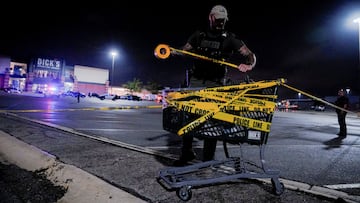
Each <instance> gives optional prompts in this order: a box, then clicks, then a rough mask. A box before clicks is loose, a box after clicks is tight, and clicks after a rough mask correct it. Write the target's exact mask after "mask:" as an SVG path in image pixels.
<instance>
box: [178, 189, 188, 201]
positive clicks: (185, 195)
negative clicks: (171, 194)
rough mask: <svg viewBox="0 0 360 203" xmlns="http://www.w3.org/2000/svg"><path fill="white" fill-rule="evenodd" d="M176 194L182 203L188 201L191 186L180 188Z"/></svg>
mask: <svg viewBox="0 0 360 203" xmlns="http://www.w3.org/2000/svg"><path fill="white" fill-rule="evenodd" d="M176 194H177V196H178V197H179V198H180V199H181V200H182V201H189V200H190V199H191V197H192V192H191V186H182V187H181V188H180V189H178V190H177V191H176Z"/></svg>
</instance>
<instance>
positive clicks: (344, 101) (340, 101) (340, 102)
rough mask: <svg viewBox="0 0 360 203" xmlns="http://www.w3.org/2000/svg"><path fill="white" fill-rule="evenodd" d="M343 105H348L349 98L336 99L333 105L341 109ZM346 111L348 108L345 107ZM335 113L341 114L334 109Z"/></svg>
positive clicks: (338, 110)
mask: <svg viewBox="0 0 360 203" xmlns="http://www.w3.org/2000/svg"><path fill="white" fill-rule="evenodd" d="M345 104H346V105H347V106H348V105H349V98H348V97H346V96H340V97H338V98H337V100H336V101H335V105H336V106H338V107H341V108H344V106H345ZM347 109H348V107H347ZM336 112H338V113H339V112H341V110H340V109H336Z"/></svg>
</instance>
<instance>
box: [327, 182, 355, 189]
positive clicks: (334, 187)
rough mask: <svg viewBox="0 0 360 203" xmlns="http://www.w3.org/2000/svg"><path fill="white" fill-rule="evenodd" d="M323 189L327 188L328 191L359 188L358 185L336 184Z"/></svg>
mask: <svg viewBox="0 0 360 203" xmlns="http://www.w3.org/2000/svg"><path fill="white" fill-rule="evenodd" d="M324 187H327V188H330V189H350V188H360V183H350V184H337V185H324Z"/></svg>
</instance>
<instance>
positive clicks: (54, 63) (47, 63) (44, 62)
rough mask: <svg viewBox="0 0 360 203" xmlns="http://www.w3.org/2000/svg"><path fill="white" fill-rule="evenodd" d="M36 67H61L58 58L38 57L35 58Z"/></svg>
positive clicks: (57, 68) (56, 68)
mask: <svg viewBox="0 0 360 203" xmlns="http://www.w3.org/2000/svg"><path fill="white" fill-rule="evenodd" d="M36 67H38V68H48V69H54V70H60V68H61V61H59V60H53V59H43V58H38V59H37V64H36Z"/></svg>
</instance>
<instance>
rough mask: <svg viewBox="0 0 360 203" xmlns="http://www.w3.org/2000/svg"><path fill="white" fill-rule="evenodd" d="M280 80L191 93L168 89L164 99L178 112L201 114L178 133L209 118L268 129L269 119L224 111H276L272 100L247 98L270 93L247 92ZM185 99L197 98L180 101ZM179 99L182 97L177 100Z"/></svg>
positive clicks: (184, 131)
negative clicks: (258, 118)
mask: <svg viewBox="0 0 360 203" xmlns="http://www.w3.org/2000/svg"><path fill="white" fill-rule="evenodd" d="M283 82H285V80H284V79H279V80H276V81H268V82H265V81H260V82H258V83H256V84H240V85H233V86H223V87H216V88H205V89H202V90H197V91H194V92H188V93H186V92H185V93H180V94H179V92H169V93H168V97H166V98H165V99H166V102H167V103H168V104H169V105H170V106H174V107H176V108H177V109H178V110H179V111H185V112H189V113H193V114H196V115H199V116H200V117H199V118H197V119H195V120H194V121H192V122H190V123H188V124H186V125H185V126H183V127H182V128H180V130H178V132H177V134H178V135H179V136H182V135H184V134H186V133H189V132H191V131H192V130H194V129H195V128H197V127H198V126H200V125H201V124H203V123H204V122H206V121H207V120H209V119H212V118H214V119H217V120H221V121H225V122H229V123H233V124H235V125H240V126H244V127H247V128H250V129H254V130H259V131H264V132H269V131H270V126H271V123H270V122H265V121H261V120H257V119H253V118H249V117H244V116H242V115H241V113H240V115H235V114H231V113H228V112H227V111H247V112H249V111H254V112H255V111H261V112H264V113H268V114H272V113H273V112H274V111H275V106H276V103H275V102H273V101H267V100H262V99H257V98H250V97H249V96H258V97H263V96H265V97H269V95H259V94H246V93H247V92H248V91H251V90H257V89H262V88H269V87H273V86H275V85H279V84H281V83H283ZM230 90H232V91H230ZM234 90H235V91H234ZM223 91H224V92H223ZM172 94H173V95H172ZM245 95H247V96H245ZM199 97H200V99H199ZM271 97H272V98H275V97H276V95H271ZM170 98H171V99H170ZM186 98H196V101H191V100H190V101H181V100H184V99H186ZM179 99H181V100H180V101H178V100H179ZM197 100H199V101H197ZM207 101H208V102H207Z"/></svg>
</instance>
